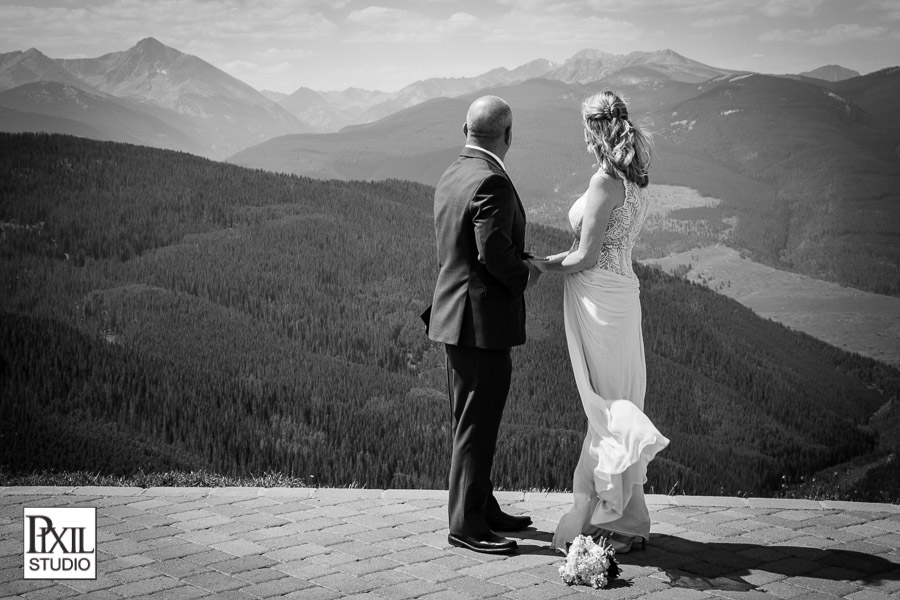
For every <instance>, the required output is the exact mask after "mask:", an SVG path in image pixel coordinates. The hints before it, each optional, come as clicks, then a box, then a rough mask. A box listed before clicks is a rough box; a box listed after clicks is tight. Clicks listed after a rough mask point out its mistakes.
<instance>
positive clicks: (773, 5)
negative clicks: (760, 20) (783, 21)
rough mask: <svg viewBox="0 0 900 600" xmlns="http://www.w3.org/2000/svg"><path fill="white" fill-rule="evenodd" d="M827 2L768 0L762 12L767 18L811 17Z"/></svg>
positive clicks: (816, 0)
mask: <svg viewBox="0 0 900 600" xmlns="http://www.w3.org/2000/svg"><path fill="white" fill-rule="evenodd" d="M824 1H825V0H767V1H766V2H765V3H764V4H763V5H762V6H761V7H760V10H761V11H762V13H763V14H764V15H766V16H767V17H773V18H781V17H811V16H813V15H815V14H816V13H817V12H819V9H820V8H821V7H822V4H823V3H824Z"/></svg>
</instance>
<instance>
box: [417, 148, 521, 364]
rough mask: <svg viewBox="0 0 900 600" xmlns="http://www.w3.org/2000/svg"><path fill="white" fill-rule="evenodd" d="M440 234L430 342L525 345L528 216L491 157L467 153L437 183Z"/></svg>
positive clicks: (495, 346) (436, 219)
mask: <svg viewBox="0 0 900 600" xmlns="http://www.w3.org/2000/svg"><path fill="white" fill-rule="evenodd" d="M434 231H435V236H436V241H437V256H438V263H439V265H440V272H439V273H438V278H437V284H436V285H435V289H434V297H433V299H432V306H431V316H430V320H429V328H428V331H429V333H428V336H429V337H430V338H431V339H432V340H434V341H437V342H443V343H445V344H454V345H458V346H473V347H476V348H486V349H499V348H510V347H512V346H518V345H520V344H524V343H525V295H524V292H525V286H526V285H527V283H528V266H527V265H526V264H525V262H524V261H523V259H524V254H525V210H524V208H523V207H522V203H521V201H520V200H519V195H518V194H517V193H516V190H515V188H514V187H513V184H512V182H511V181H510V180H509V177H508V176H507V175H506V172H505V171H504V170H503V169H502V168H501V167H500V165H499V164H498V163H497V161H496V160H494V159H493V158H492V157H491V156H490V155H488V154H486V153H484V152H482V151H480V150H474V149H471V148H463V151H462V153H461V154H460V157H459V158H458V159H457V160H456V162H454V163H453V164H452V165H450V167H449V168H448V169H447V171H446V172H445V173H444V175H443V176H442V177H441V180H440V182H438V185H437V189H436V190H435V194H434Z"/></svg>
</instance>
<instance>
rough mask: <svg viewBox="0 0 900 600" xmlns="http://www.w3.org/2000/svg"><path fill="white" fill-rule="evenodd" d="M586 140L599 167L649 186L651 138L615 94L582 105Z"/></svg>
mask: <svg viewBox="0 0 900 600" xmlns="http://www.w3.org/2000/svg"><path fill="white" fill-rule="evenodd" d="M581 117H582V120H583V122H584V141H585V143H587V146H588V150H589V151H590V152H592V153H593V154H594V156H596V157H597V161H598V162H599V165H600V168H601V169H603V171H604V172H606V173H607V174H609V175H610V176H612V177H616V178H618V179H627V180H628V181H631V182H632V183H635V184H637V185H638V186H640V187H646V186H647V184H648V183H649V181H650V180H649V177H648V172H649V169H650V156H651V142H650V138H649V137H648V136H647V135H646V134H645V133H644V132H643V131H641V130H640V129H639V128H638V127H636V126H635V125H633V124H632V123H631V120H630V119H629V118H628V107H626V106H625V103H624V102H623V101H622V99H621V98H620V97H619V96H618V95H617V94H616V93H615V92H610V91H606V92H600V93H598V94H594V95H593V96H591V97H589V98H587V99H586V100H585V101H584V102H582V104H581Z"/></svg>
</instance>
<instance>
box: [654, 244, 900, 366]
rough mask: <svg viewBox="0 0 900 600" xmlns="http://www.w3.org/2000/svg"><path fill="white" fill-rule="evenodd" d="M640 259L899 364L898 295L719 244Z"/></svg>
mask: <svg viewBox="0 0 900 600" xmlns="http://www.w3.org/2000/svg"><path fill="white" fill-rule="evenodd" d="M642 263H643V264H645V265H655V266H659V267H660V268H661V269H663V270H664V271H665V272H667V273H673V274H674V273H677V274H679V275H680V276H683V277H685V278H686V279H687V280H688V281H692V282H695V283H699V284H701V285H704V286H706V287H708V288H710V289H712V290H714V291H716V292H718V293H720V294H723V295H725V296H728V297H729V298H733V299H735V300H737V301H738V302H740V303H741V304H743V305H744V306H746V307H748V308H751V309H753V311H754V312H755V313H756V314H758V315H759V316H761V317H763V318H766V319H772V320H773V321H776V322H778V323H781V324H782V325H785V326H786V327H789V328H791V329H793V330H796V331H802V332H803V333H806V334H809V335H811V336H813V337H815V338H818V339H820V340H822V341H825V342H828V343H829V344H831V345H833V346H837V347H838V348H841V349H843V350H847V351H849V352H856V353H859V354H861V355H863V356H868V357H871V358H874V359H876V360H880V361H883V362H885V363H888V364H891V365H894V366H896V367H900V298H893V297H890V296H883V295H881V294H872V293H870V292H864V291H861V290H856V289H853V288H849V287H845V286H842V285H839V284H837V283H832V282H828V281H821V280H818V279H813V278H811V277H807V276H806V275H800V274H798V273H791V272H789V271H780V270H778V269H775V268H772V267H769V266H766V265H762V264H760V263H757V262H753V261H752V260H749V259H747V258H745V257H742V256H741V254H740V252H738V251H737V250H735V249H733V248H729V247H728V246H725V245H721V244H720V245H716V246H705V247H703V248H695V249H693V250H689V251H686V252H679V253H677V254H673V255H670V256H667V257H665V258H651V259H645V260H643V261H642Z"/></svg>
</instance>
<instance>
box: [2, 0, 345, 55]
mask: <svg viewBox="0 0 900 600" xmlns="http://www.w3.org/2000/svg"><path fill="white" fill-rule="evenodd" d="M326 6H329V5H328V3H327V2H324V1H322V0H301V1H299V2H293V1H289V0H267V1H266V2H248V1H245V0H94V1H89V2H83V3H79V5H76V4H75V3H68V2H65V3H63V2H62V0H60V5H58V6H7V5H4V6H0V23H2V25H0V34H2V37H3V39H4V40H6V42H7V43H16V40H30V41H31V43H30V44H28V45H37V44H39V45H40V46H41V47H44V48H54V49H67V48H68V49H71V48H72V47H82V48H84V47H91V46H96V47H109V45H110V44H113V45H114V46H115V48H116V49H122V48H123V47H125V46H127V45H129V44H133V43H134V42H136V41H138V40H139V39H141V38H144V37H147V36H153V37H156V38H158V39H159V40H160V41H162V42H163V43H166V44H169V45H174V46H176V47H178V48H179V49H190V48H195V47H201V45H200V44H199V43H197V40H201V39H206V40H211V41H213V42H215V41H218V42H220V43H221V44H233V43H234V42H235V41H239V42H240V43H244V42H247V41H257V42H269V43H271V42H281V43H284V44H286V45H288V44H291V43H293V42H295V41H297V40H309V39H322V38H326V37H328V36H330V35H333V33H334V31H335V30H336V26H335V24H334V23H332V22H331V21H330V20H329V19H328V18H327V17H325V16H324V14H323V13H322V12H321V11H320V7H322V8H324V7H326ZM20 45H21V44H20ZM69 51H71V50H69Z"/></svg>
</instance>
